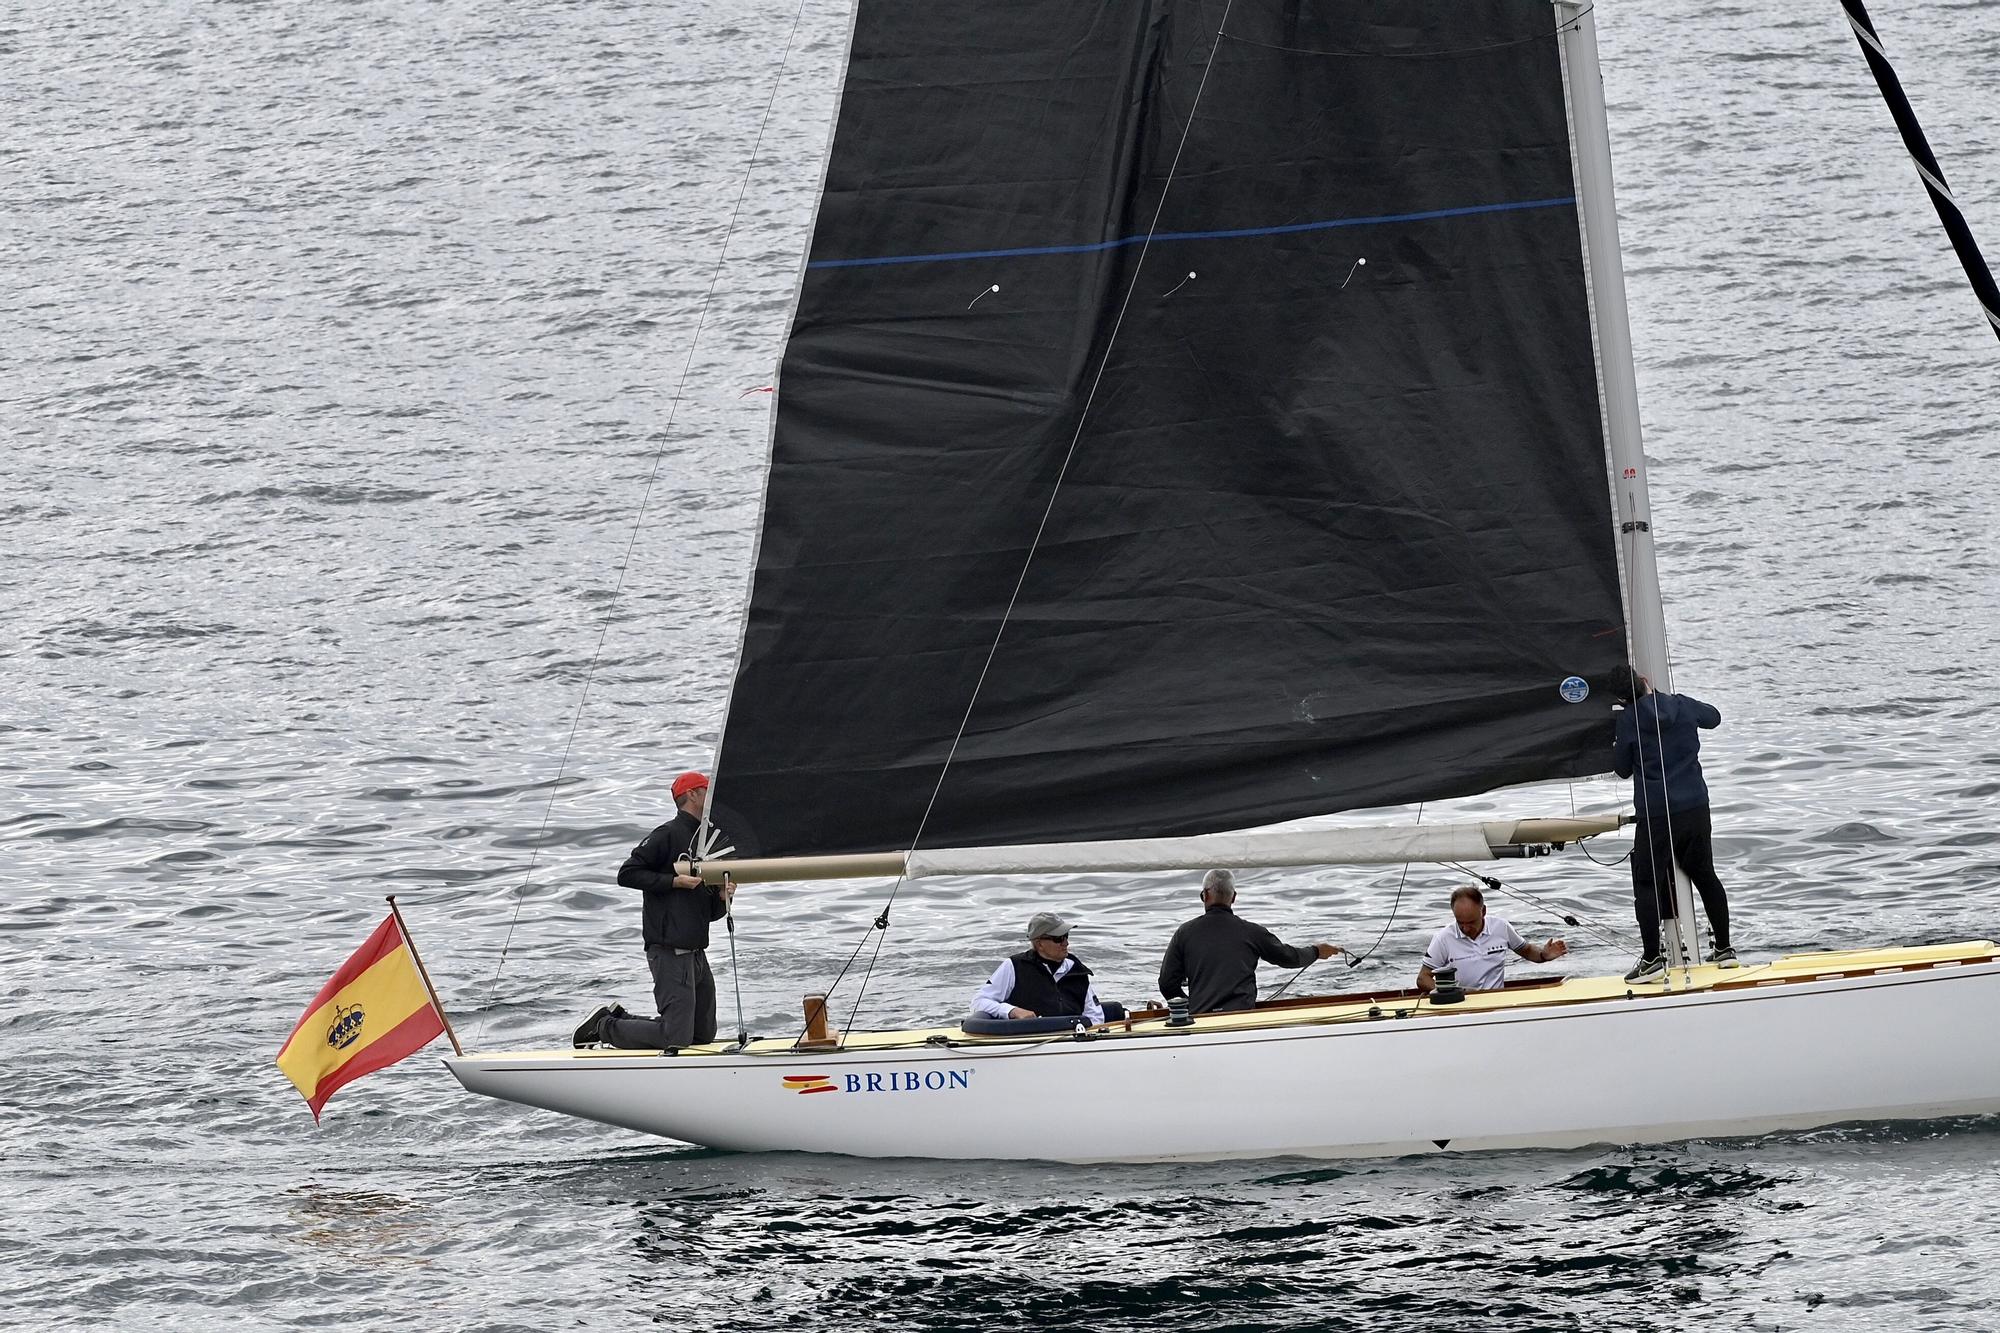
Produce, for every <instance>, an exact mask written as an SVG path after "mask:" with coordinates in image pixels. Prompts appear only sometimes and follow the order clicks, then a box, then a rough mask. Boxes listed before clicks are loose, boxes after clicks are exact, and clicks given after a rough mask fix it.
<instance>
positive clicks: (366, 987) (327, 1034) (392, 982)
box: [278, 914, 445, 1121]
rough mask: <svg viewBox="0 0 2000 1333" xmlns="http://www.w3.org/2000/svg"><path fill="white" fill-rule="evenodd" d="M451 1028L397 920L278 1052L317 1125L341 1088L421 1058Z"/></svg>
mask: <svg viewBox="0 0 2000 1333" xmlns="http://www.w3.org/2000/svg"><path fill="white" fill-rule="evenodd" d="M444 1030H445V1026H444V1017H443V1015H441V1014H439V1013H438V1011H437V1007H436V1006H435V1005H433V1004H432V1003H431V997H430V990H429V988H428V987H427V986H425V985H424V981H423V977H422V976H421V975H420V974H419V972H418V970H417V963H416V958H415V956H414V954H413V953H412V952H411V949H410V942H409V941H408V940H407V939H405V938H404V937H403V931H402V927H401V926H400V925H398V924H397V921H396V918H395V916H394V915H393V914H391V915H390V916H388V917H386V918H385V919H384V920H383V922H382V924H381V925H379V926H377V927H376V928H375V933H374V934H373V935H370V936H369V937H368V943H366V944H364V945H362V946H361V947H360V948H359V949H358V950H356V951H355V954H354V956H353V957H352V958H350V959H348V960H347V961H346V962H345V963H344V964H342V965H341V968H340V971H338V972H336V973H334V974H333V980H331V981H329V982H327V983H326V985H325V986H323V987H321V988H320V992H319V994H318V995H317V996H315V997H313V1002H312V1003H311V1004H309V1005H307V1006H306V1012H305V1015H304V1017H302V1018H300V1019H299V1025H298V1026H297V1027H295V1028H293V1029H292V1035H291V1037H290V1038H288V1039H287V1040H286V1042H285V1045H284V1049H282V1050H280V1051H279V1052H278V1068H280V1069H282V1070H284V1071H285V1077H286V1078H288V1079H290V1080H291V1081H292V1085H293V1086H294V1087H296V1088H297V1089H298V1090H299V1095H300V1096H302V1097H304V1098H305V1099H306V1105H307V1106H310V1107H311V1108H312V1113H313V1119H314V1120H315V1121H317V1120H318V1119H319V1110H320V1108H321V1107H322V1106H325V1105H326V1099H327V1098H329V1097H331V1096H333V1094H334V1093H335V1092H336V1091H338V1090H339V1089H340V1088H342V1087H344V1086H346V1085H347V1084H349V1083H352V1082H353V1081H354V1080H355V1079H357V1078H360V1077H361V1076H362V1075H363V1074H372V1073H374V1072H375V1071H376V1070H378V1069H387V1068H388V1067H389V1066H390V1065H393V1064H395V1063H396V1061H398V1060H400V1059H402V1058H403V1057H404V1056H406V1055H414V1054H416V1053H417V1052H418V1051H420V1050H422V1049H423V1048H424V1047H425V1046H427V1045H429V1044H430V1042H431V1040H432V1039H433V1038H434V1037H436V1036H437V1035H438V1034H439V1033H441V1032H443V1031H444Z"/></svg>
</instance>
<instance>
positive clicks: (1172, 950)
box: [1160, 870, 1340, 1014]
mask: <svg viewBox="0 0 2000 1333" xmlns="http://www.w3.org/2000/svg"><path fill="white" fill-rule="evenodd" d="M1235 902H1236V877H1235V876H1234V875H1232V874H1230V873H1229V872H1228V871H1227V870H1211V871H1209V872H1208V875H1207V876H1206V877H1205V878H1204V879H1203V880H1202V882H1201V903H1202V907H1203V908H1204V909H1205V910H1204V911H1203V912H1202V914H1201V915H1200V916H1198V917H1196V918H1195V919H1194V920H1192V921H1188V922H1184V923H1183V924H1182V926H1181V928H1180V929H1179V930H1176V931H1175V932H1174V938H1173V940H1172V941H1171V942H1170V943H1169V944H1168V945H1167V956H1166V957H1165V958H1164V959H1162V960H1161V962H1160V994H1162V995H1164V996H1166V997H1167V998H1168V999H1169V1000H1174V999H1178V998H1180V997H1181V996H1182V995H1183V994H1186V995H1187V996H1188V1007H1189V1008H1190V1009H1192V1010H1193V1011H1194V1012H1195V1013H1198V1014H1204V1013H1216V1012H1219V1011H1222V1010H1229V1009H1254V1008H1256V1007H1257V962H1258V960H1259V959H1262V960H1263V961H1264V962H1267V963H1271V964H1274V965H1276V966H1278V967H1304V966H1305V965H1306V964H1308V963H1311V962H1314V961H1316V960H1318V959H1321V958H1331V957H1333V956H1334V955H1335V954H1337V953H1339V952H1340V950H1339V949H1338V948H1336V947H1334V946H1333V945H1331V944H1308V945H1301V946H1293V945H1290V944H1282V943H1280V942H1279V940H1278V937H1277V936H1276V935H1273V934H1272V933H1271V932H1270V931H1268V930H1266V929H1264V928H1263V927H1262V926H1260V925H1258V924H1256V923H1255V922H1254V921H1245V920H1244V919H1243V918H1242V917H1240V916H1238V915H1236V910H1235V907H1234V906H1233V904H1234V903H1235ZM1183 986H1185V987H1186V990H1185V991H1184V990H1183V989H1182V987H1183Z"/></svg>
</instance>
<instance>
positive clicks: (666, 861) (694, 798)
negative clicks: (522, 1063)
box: [576, 773, 736, 1051]
mask: <svg viewBox="0 0 2000 1333" xmlns="http://www.w3.org/2000/svg"><path fill="white" fill-rule="evenodd" d="M673 792H674V804H675V805H676V806H678V807H679V810H680V813H678V814H676V815H675V816H674V817H673V818H672V819H670V820H668V821H667V822H666V823H664V824H662V825H660V826H659V827H658V828H656V829H654V830H653V831H652V832H651V833H649V834H647V835H646V840H645V841H644V842H642V843H640V844H639V845H638V846H637V847H634V848H633V849H632V854H631V855H630V856H628V857H626V858H625V864H624V865H622V866H620V867H618V882H619V883H620V884H621V885H623V886H624V887H625V888H628V889H638V890H639V891H640V892H641V893H642V894H643V895H644V910H643V913H642V922H641V924H642V927H643V934H644V938H645V944H646V965H647V966H648V967H649V968H651V969H652V973H653V1003H654V1006H655V1007H656V1008H657V1009H658V1010H659V1017H657V1018H639V1017H636V1016H634V1015H631V1014H628V1013H626V1012H625V1010H624V1007H623V1006H622V1005H609V1006H606V1007H604V1008H601V1009H599V1010H598V1011H597V1012H596V1013H594V1014H592V1015H591V1016H590V1017H589V1018H586V1019H585V1020H584V1021H583V1026H582V1027H579V1028H578V1029H577V1030H576V1044H577V1045H578V1046H591V1045H595V1044H597V1043H600V1042H601V1043H603V1044H604V1045H607V1046H617V1047H621V1048H623V1049H625V1050H638V1051H656V1050H657V1051H664V1050H678V1049H679V1048H680V1047H682V1046H696V1045H700V1044H701V1043H703V1042H710V1041H714V1040H715V976H714V974H713V973H711V972H710V971H709V970H708V953H707V949H708V923H709V922H711V921H714V920H716V919H718V918H720V917H721V916H722V915H723V914H724V913H726V912H727V911H728V910H729V900H730V899H731V898H732V897H733V896H735V893H736V889H735V886H734V885H726V886H724V887H722V888H719V889H718V888H716V887H715V886H714V885H712V884H707V883H704V882H703V881H702V879H701V878H700V876H698V875H683V874H681V873H680V872H679V870H678V868H677V867H678V863H679V862H680V861H681V860H682V859H683V858H685V857H687V856H688V855H689V852H690V849H691V848H693V846H694V840H695V837H696V835H697V834H698V833H699V832H700V831H701V817H702V814H703V812H704V811H706V810H707V809H708V779H707V778H705V777H703V776H702V775H701V774H699V773H683V774H681V775H680V776H679V777H677V778H675V779H674V786H673ZM710 827H711V829H713V825H711V826H710ZM718 842H719V843H721V844H722V845H726V844H727V842H728V839H727V838H720V837H719V838H718Z"/></svg>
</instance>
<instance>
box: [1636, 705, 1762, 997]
mask: <svg viewBox="0 0 2000 1333" xmlns="http://www.w3.org/2000/svg"><path fill="white" fill-rule="evenodd" d="M1721 725H1722V713H1721V712H1720V710H1718V709H1717V708H1716V707H1715V706H1714V705H1713V704H1705V703H1703V702H1702V701H1701V700H1699V699H1695V698H1692V697H1690V696H1688V695H1685V694H1662V693H1659V692H1658V691H1656V690H1654V689H1653V686H1652V682H1650V681H1648V680H1647V679H1646V678H1645V677H1644V676H1641V675H1639V674H1638V673H1637V672H1634V673H1632V675H1631V677H1630V682H1629V689H1628V691H1627V697H1626V702H1625V708H1624V710H1623V711H1622V712H1620V713H1619V714H1618V715H1617V720H1616V721H1615V722H1614V724H1613V731H1612V754H1611V763H1612V767H1613V768H1615V769H1617V771H1618V776H1619V777H1621V778H1631V779H1632V804H1633V805H1634V806H1635V807H1636V808H1637V810H1638V813H1639V822H1638V825H1637V828H1636V830H1635V834H1634V837H1633V839H1632V907H1633V912H1634V914H1635V915H1636V916H1637V917H1638V920H1639V938H1640V941H1641V947H1642V949H1643V950H1644V953H1643V956H1642V957H1641V958H1640V959H1639V961H1638V963H1637V964H1636V965H1635V966H1634V967H1633V968H1632V970H1631V971H1630V972H1627V973H1626V974H1625V979H1626V980H1627V981H1658V980H1660V979H1661V978H1663V977H1665V976H1666V974H1667V960H1666V957H1665V955H1664V954H1663V953H1662V952H1661V950H1660V917H1661V916H1662V915H1663V914H1665V915H1671V914H1672V913H1673V910H1674V907H1673V902H1674V863H1675V862H1679V863H1680V867H1681V869H1682V870H1685V871H1687V876H1688V879H1689V880H1691V881H1693V883H1694V886H1695V888H1696V889H1698V890H1700V892H1701V905H1702V910H1703V911H1705V912H1707V913H1708V924H1709V928H1710V929H1711V930H1713V931H1714V932H1715V947H1714V948H1713V949H1712V950H1711V951H1710V952H1709V956H1708V957H1709V961H1710V962H1712V963H1720V964H1722V965H1723V966H1724V967H1734V966H1736V950H1735V949H1733V948H1731V947H1730V944H1729V899H1728V896H1727V895H1726V894H1725V893H1724V892H1723V889H1722V880H1721V879H1720V878H1718V877H1717V876H1716V873H1715V851H1714V847H1713V844H1712V834H1711V830H1710V825H1709V818H1708V783H1707V782H1706V781H1705V780H1703V778H1702V775H1701V733H1702V732H1703V731H1704V730H1707V731H1712V730H1714V729H1715V728H1716V727H1719V726H1721Z"/></svg>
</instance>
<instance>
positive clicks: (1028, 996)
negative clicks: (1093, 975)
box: [1007, 949, 1090, 1018]
mask: <svg viewBox="0 0 2000 1333" xmlns="http://www.w3.org/2000/svg"><path fill="white" fill-rule="evenodd" d="M1007 961H1008V962H1010V963H1012V964H1013V965H1014V989H1013V990H1010V991H1008V992H1007V1003H1008V1004H1011V1005H1014V1006H1016V1007H1018V1008H1022V1009H1032V1010H1034V1011H1035V1013H1036V1014H1037V1015H1039V1016H1040V1017H1042V1018H1057V1017H1061V1016H1063V1015H1067V1014H1080V1013H1082V1012H1083V1007H1084V1005H1085V1004H1087V1003H1089V1001H1090V969H1089V968H1087V967H1085V966H1084V965H1083V964H1082V963H1081V962H1079V961H1078V960H1077V959H1074V958H1072V959H1070V960H1069V961H1070V969H1069V971H1067V972H1065V973H1063V978H1062V980H1061V981H1057V980H1056V979H1055V971H1054V969H1053V968H1051V967H1050V966H1049V964H1048V963H1047V962H1045V961H1044V960H1043V958H1042V956H1041V955H1040V954H1038V953H1036V952H1035V951H1034V950H1033V949H1028V950H1026V951H1025V952H1022V953H1017V954H1015V955H1014V956H1013V957H1012V958H1009V959H1008V960H1007Z"/></svg>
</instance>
